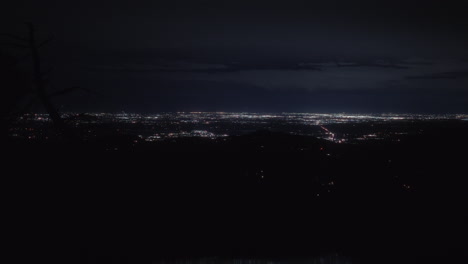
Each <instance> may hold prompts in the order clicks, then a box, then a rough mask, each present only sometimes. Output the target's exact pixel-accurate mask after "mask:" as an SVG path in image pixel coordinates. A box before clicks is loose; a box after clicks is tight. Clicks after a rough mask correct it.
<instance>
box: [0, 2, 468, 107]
mask: <svg viewBox="0 0 468 264" xmlns="http://www.w3.org/2000/svg"><path fill="white" fill-rule="evenodd" d="M9 2H10V3H2V7H1V8H0V16H1V18H0V20H1V23H0V32H9V33H15V34H17V35H22V34H26V27H25V26H24V22H26V21H32V22H33V23H34V24H35V25H36V27H37V28H38V30H39V31H40V35H41V36H42V37H44V38H45V37H47V36H48V35H50V34H52V35H54V42H52V43H51V44H50V45H49V46H48V47H46V48H44V49H43V59H44V60H45V62H46V64H48V65H51V66H54V70H53V74H52V76H51V87H50V88H51V90H54V89H55V90H60V89H62V88H68V87H72V86H79V87H81V88H83V90H77V91H76V92H75V93H73V94H69V95H67V96H66V97H62V98H56V99H55V102H56V104H57V105H58V106H60V107H61V109H62V110H66V111H69V110H73V111H75V110H76V111H107V112H112V111H129V112H130V111H136V112H159V111H262V112H263V111H264V112H282V111H287V112H294V111H300V112H342V111H345V112H418V113H466V112H468V16H467V15H466V8H464V7H463V6H462V5H461V4H460V3H459V2H454V1H450V0H449V1H430V0H429V1H397V0H393V1H387V0H384V1H345V0H334V1H333V0H327V1H296V0H288V1H257V0H250V1H222V0H218V1H204V0H198V1H182V0H171V1H154V0H144V1H123V0H114V1H99V2H98V1H90V0H81V1H73V2H71V1H52V0H41V1H37V0H30V1H27V0H23V1H22V0H16V1H9ZM15 52H18V54H20V53H21V51H15ZM85 90H86V91H85Z"/></svg>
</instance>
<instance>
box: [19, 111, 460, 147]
mask: <svg viewBox="0 0 468 264" xmlns="http://www.w3.org/2000/svg"><path fill="white" fill-rule="evenodd" d="M62 117H63V118H64V119H65V120H66V122H67V123H68V124H71V125H74V126H75V127H78V128H79V127H81V128H82V129H84V131H85V132H86V133H87V134H88V135H90V136H92V135H93V134H97V133H99V131H98V129H100V126H101V125H102V126H101V127H103V126H107V127H112V128H114V131H115V132H119V133H121V134H130V135H142V137H143V138H144V139H145V140H146V141H157V140H163V139H167V138H181V137H203V138H213V139H216V138H219V137H225V136H235V135H241V134H246V133H251V132H254V131H256V130H261V129H264V130H273V131H279V132H284V133H290V134H294V135H303V136H315V137H318V138H322V139H326V140H329V141H332V142H336V143H345V142H349V141H350V140H351V139H353V140H381V139H385V138H386V137H387V138H388V137H389V136H391V137H394V136H402V135H405V134H407V131H404V130H400V131H391V132H385V133H378V134H376V133H375V132H372V131H367V132H366V131H360V133H359V134H354V135H347V134H346V133H343V132H341V133H340V132H339V131H335V130H336V127H334V126H335V125H340V124H344V125H346V124H351V125H354V124H369V125H370V126H372V125H373V124H387V123H389V124H390V123H392V122H414V121H425V120H427V121H431V120H465V121H466V120H468V115H467V114H448V115H422V114H393V113H386V114H350V113H277V114H271V113H249V112H173V113H157V114H138V113H124V112H121V113H64V114H63V115H62ZM18 122H19V123H21V124H22V127H20V126H18V127H16V128H13V129H12V131H11V135H12V136H15V137H25V138H45V137H46V136H48V135H49V134H47V133H46V132H45V131H46V126H47V124H52V121H51V119H50V118H49V116H48V115H47V114H41V113H33V114H25V115H23V116H21V117H20V118H19V120H18ZM33 128H34V129H35V130H34V131H33V130H30V129H33ZM28 129H29V130H28ZM395 140H396V141H398V140H397V139H395Z"/></svg>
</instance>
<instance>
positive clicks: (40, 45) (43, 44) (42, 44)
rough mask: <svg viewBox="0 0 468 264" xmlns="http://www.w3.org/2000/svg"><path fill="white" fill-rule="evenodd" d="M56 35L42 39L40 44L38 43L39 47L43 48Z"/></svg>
mask: <svg viewBox="0 0 468 264" xmlns="http://www.w3.org/2000/svg"><path fill="white" fill-rule="evenodd" d="M53 40H54V37H53V36H50V37H48V38H47V39H46V40H44V41H42V42H41V43H40V44H39V45H37V48H38V49H39V48H42V47H43V46H45V45H47V44H48V43H49V42H51V41H53Z"/></svg>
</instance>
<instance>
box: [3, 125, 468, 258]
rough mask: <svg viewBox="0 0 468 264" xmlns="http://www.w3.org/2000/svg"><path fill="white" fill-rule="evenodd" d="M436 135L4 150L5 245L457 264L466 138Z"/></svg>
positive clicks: (100, 252) (466, 130) (44, 251)
mask: <svg viewBox="0 0 468 264" xmlns="http://www.w3.org/2000/svg"><path fill="white" fill-rule="evenodd" d="M430 127H431V128H430V129H427V127H425V131H426V132H425V133H423V134H420V135H417V136H411V137H406V138H404V139H403V140H402V141H400V142H363V143H362V144H336V143H332V142H329V141H325V140H322V139H316V138H313V137H307V136H293V135H287V134H283V133H274V132H270V131H258V132H255V133H252V134H248V135H244V136H235V137H227V138H223V139H221V140H211V139H204V138H181V139H176V140H168V141H161V142H151V143H145V144H141V145H138V146H136V147H130V146H131V142H132V140H133V139H132V138H121V137H120V138H115V139H109V138H110V137H107V141H103V140H98V141H95V142H88V143H82V144H70V143H64V142H61V141H48V142H34V143H31V142H25V141H22V140H16V141H14V140H9V141H7V142H6V143H5V144H4V148H3V151H4V152H5V153H8V155H5V156H3V158H2V159H3V162H2V164H3V165H2V167H3V173H2V175H4V177H3V184H2V186H3V188H4V193H5V194H6V197H7V207H8V208H7V212H8V213H7V214H6V218H7V219H8V220H9V226H12V227H14V228H13V232H14V235H13V236H11V237H9V239H10V241H11V243H10V244H11V245H24V246H21V247H19V248H20V249H19V250H22V251H24V252H18V253H20V254H18V255H28V256H32V258H33V259H37V260H38V259H40V258H43V257H44V258H46V260H47V259H51V258H58V259H59V260H60V261H61V262H62V263H69V262H74V263H150V262H151V261H158V260H180V259H188V260H200V263H219V262H222V261H228V260H233V259H258V260H265V261H266V260H278V261H281V260H282V261H284V262H285V263H289V262H292V261H293V260H295V261H296V260H297V261H299V260H304V261H307V260H308V259H309V260H310V259H311V258H314V257H319V256H322V258H323V256H326V257H325V259H328V260H327V261H325V260H324V261H319V262H320V263H348V261H349V262H350V263H365V262H369V263H460V260H463V259H466V257H467V256H466V252H467V244H466V220H467V218H466V201H467V199H466V198H467V195H466V194H467V192H466V185H465V178H466V164H465V163H466V147H467V146H468V144H467V138H466V135H468V126H467V123H466V122H462V121H460V122H445V123H437V124H434V125H433V126H430ZM109 146H118V149H119V151H108V150H107V149H109ZM125 146H127V147H125ZM25 237H28V239H27V240H25ZM24 253H26V254H24ZM330 256H339V257H335V258H334V259H333V260H329V259H330V258H331V257H330ZM316 259H317V258H316ZM337 259H339V260H337ZM201 260H203V261H205V262H203V261H201ZM311 262H312V261H309V262H307V263H311ZM319 262H317V263H319ZM226 263H229V262H226ZM259 263H261V262H259ZM298 263H299V262H298ZM312 263H313V262H312Z"/></svg>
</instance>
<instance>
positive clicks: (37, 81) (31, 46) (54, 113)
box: [0, 23, 75, 139]
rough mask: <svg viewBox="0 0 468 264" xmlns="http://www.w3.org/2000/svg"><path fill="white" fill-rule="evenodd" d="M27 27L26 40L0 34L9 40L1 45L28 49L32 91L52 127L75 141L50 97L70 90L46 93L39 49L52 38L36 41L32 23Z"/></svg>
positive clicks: (44, 74)
mask: <svg viewBox="0 0 468 264" xmlns="http://www.w3.org/2000/svg"><path fill="white" fill-rule="evenodd" d="M27 27H28V36H27V37H26V38H24V37H20V36H16V35H13V34H0V36H2V37H5V38H7V39H9V42H0V44H2V45H9V46H13V47H17V48H22V49H28V50H29V52H30V54H29V55H30V56H31V59H32V70H33V83H34V89H33V91H34V92H35V94H36V96H37V98H38V99H39V101H40V102H41V103H42V105H43V106H44V108H45V110H46V111H47V113H48V115H49V117H50V119H51V120H52V122H53V124H54V126H55V127H56V128H57V129H58V130H59V131H60V132H62V133H63V134H64V135H65V136H66V137H67V138H69V139H75V136H74V133H73V131H71V129H70V128H69V127H68V126H67V125H66V123H65V121H64V119H63V118H62V117H61V115H60V113H59V111H58V110H57V108H56V107H55V106H54V104H53V103H52V101H51V97H52V96H55V95H56V94H60V93H62V94H63V93H67V92H68V91H71V90H73V89H75V88H72V89H66V90H63V91H59V92H56V93H54V94H52V95H51V94H48V92H47V80H46V78H45V76H46V74H47V72H44V71H43V68H42V61H41V57H40V53H39V50H40V48H42V47H44V46H45V45H47V44H48V43H49V42H50V41H51V40H52V37H49V38H48V39H46V40H43V41H40V42H39V41H37V38H36V31H35V28H34V25H33V24H32V23H27Z"/></svg>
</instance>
